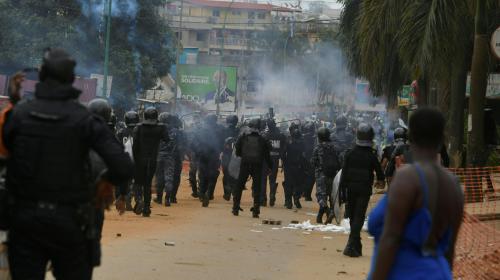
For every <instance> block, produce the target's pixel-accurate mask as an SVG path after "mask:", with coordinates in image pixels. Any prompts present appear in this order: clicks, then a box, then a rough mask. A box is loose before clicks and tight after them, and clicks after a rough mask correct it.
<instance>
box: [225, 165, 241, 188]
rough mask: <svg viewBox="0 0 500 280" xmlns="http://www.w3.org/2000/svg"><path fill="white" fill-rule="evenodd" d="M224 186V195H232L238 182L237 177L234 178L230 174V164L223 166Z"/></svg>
mask: <svg viewBox="0 0 500 280" xmlns="http://www.w3.org/2000/svg"><path fill="white" fill-rule="evenodd" d="M222 174H223V176H222V186H223V187H224V195H226V196H228V195H231V193H232V192H233V188H234V187H235V186H236V184H237V183H238V180H237V179H234V178H233V177H231V175H229V170H228V165H226V166H222Z"/></svg>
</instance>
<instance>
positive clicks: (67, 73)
mask: <svg viewBox="0 0 500 280" xmlns="http://www.w3.org/2000/svg"><path fill="white" fill-rule="evenodd" d="M75 66H76V62H75V60H74V59H73V58H72V57H71V56H70V55H69V54H68V53H67V52H66V51H64V50H63V49H50V48H48V49H46V50H45V53H44V54H43V62H42V66H41V68H40V73H39V79H40V81H42V82H43V81H45V80H47V79H49V78H50V79H53V80H56V81H58V82H60V83H62V84H70V85H71V84H73V82H74V81H75Z"/></svg>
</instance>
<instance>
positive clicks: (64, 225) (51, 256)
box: [8, 206, 93, 280]
mask: <svg viewBox="0 0 500 280" xmlns="http://www.w3.org/2000/svg"><path fill="white" fill-rule="evenodd" d="M15 210H16V211H15V212H14V213H13V216H12V221H13V222H12V224H11V228H10V231H9V236H8V239H9V256H8V258H9V265H10V272H11V274H12V279H13V280H18V279H19V280H24V279H30V280H38V279H39V280H42V279H45V273H46V270H47V263H48V262H49V261H50V262H51V263H52V266H53V274H54V276H55V278H56V279H63V280H64V279H76V280H87V279H91V278H92V270H93V265H92V263H93V259H92V258H93V256H92V253H91V249H92V245H93V243H92V242H90V241H89V240H88V239H87V238H86V236H85V234H84V232H83V231H82V230H81V225H80V224H79V223H78V222H77V221H78V219H77V218H75V215H76V211H71V210H67V209H64V210H63V209H58V208H56V209H47V208H45V209H42V208H36V207H24V206H23V207H21V208H19V209H15Z"/></svg>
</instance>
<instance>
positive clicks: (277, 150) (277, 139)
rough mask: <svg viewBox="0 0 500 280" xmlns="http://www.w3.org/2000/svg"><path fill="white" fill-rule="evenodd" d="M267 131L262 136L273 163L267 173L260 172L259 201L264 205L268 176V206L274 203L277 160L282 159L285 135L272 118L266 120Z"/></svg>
mask: <svg viewBox="0 0 500 280" xmlns="http://www.w3.org/2000/svg"><path fill="white" fill-rule="evenodd" d="M267 129H268V130H267V131H266V132H264V135H263V136H264V138H265V139H266V140H267V141H268V142H269V144H270V155H271V161H272V163H273V168H272V169H271V172H270V173H269V174H266V173H264V174H262V177H263V181H262V195H261V202H262V205H265V204H266V203H265V201H267V181H268V178H269V206H271V207H273V206H274V205H275V203H276V190H277V189H278V183H277V182H276V178H277V176H278V168H279V161H280V159H283V156H284V153H285V146H286V137H285V135H284V134H283V133H281V131H280V130H279V129H278V128H277V127H276V122H275V121H274V120H273V119H269V120H267Z"/></svg>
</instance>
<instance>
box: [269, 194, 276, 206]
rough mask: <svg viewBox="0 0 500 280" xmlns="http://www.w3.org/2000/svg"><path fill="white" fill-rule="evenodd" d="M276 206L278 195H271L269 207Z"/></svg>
mask: <svg viewBox="0 0 500 280" xmlns="http://www.w3.org/2000/svg"><path fill="white" fill-rule="evenodd" d="M274 204H276V195H274V194H271V195H270V197H269V206H271V207H274Z"/></svg>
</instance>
